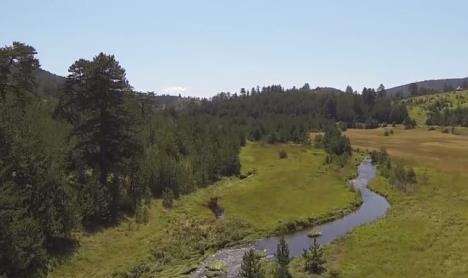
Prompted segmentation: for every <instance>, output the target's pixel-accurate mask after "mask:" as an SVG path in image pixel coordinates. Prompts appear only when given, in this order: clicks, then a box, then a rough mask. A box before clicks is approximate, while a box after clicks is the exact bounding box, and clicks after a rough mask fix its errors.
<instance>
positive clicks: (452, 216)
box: [298, 128, 468, 277]
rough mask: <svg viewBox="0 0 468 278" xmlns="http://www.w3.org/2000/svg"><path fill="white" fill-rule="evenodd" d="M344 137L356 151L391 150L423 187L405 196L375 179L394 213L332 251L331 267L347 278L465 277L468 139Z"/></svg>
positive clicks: (407, 133)
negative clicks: (414, 174) (348, 139)
mask: <svg viewBox="0 0 468 278" xmlns="http://www.w3.org/2000/svg"><path fill="white" fill-rule="evenodd" d="M347 135H348V136H349V137H350V139H351V142H352V144H353V146H354V147H355V148H361V149H364V148H365V149H375V148H380V147H385V148H387V150H388V152H389V153H390V154H391V156H392V157H393V158H394V159H401V160H403V161H404V162H405V163H407V164H409V165H412V166H413V167H415V170H416V173H417V176H418V183H417V184H416V185H414V187H413V188H412V189H411V190H409V191H408V192H402V191H400V190H398V189H396V188H395V187H393V186H392V185H390V184H389V183H388V181H387V180H385V179H384V178H382V177H379V178H377V179H375V180H374V182H373V183H372V184H371V188H373V189H374V190H375V191H378V192H380V193H382V194H383V195H385V196H387V198H388V199H389V201H390V203H391V204H392V207H391V209H390V211H389V213H388V214H387V216H386V217H384V218H382V219H380V220H378V221H376V222H374V223H372V224H369V225H366V226H362V227H360V228H358V229H356V230H354V231H353V232H352V233H350V234H349V235H347V236H346V237H344V238H342V239H340V240H338V241H337V242H335V243H333V244H331V245H330V246H327V247H326V254H327V259H328V268H329V269H333V270H335V271H338V272H339V273H340V275H341V276H342V277H467V276H468V263H467V262H468V254H467V253H466V250H467V248H468V238H467V237H466V235H467V233H468V218H467V216H468V197H467V196H468V186H467V185H468V138H466V137H464V136H456V135H451V134H442V133H440V132H437V131H428V130H424V129H414V130H403V129H401V128H396V129H395V132H394V134H393V135H390V136H384V135H383V130H348V131H347ZM298 277H299V276H298Z"/></svg>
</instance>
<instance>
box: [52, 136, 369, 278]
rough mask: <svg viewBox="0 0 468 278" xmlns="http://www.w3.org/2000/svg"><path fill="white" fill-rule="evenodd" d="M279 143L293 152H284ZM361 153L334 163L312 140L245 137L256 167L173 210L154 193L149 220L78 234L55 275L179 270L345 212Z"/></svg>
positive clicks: (244, 158)
mask: <svg viewBox="0 0 468 278" xmlns="http://www.w3.org/2000/svg"><path fill="white" fill-rule="evenodd" d="M280 150H285V151H286V152H287V154H288V158H286V159H279V156H278V153H279V151H280ZM360 159H361V157H360V156H358V155H356V156H355V158H354V160H353V161H352V162H350V163H349V165H347V166H346V167H344V168H342V169H335V168H330V167H329V166H326V165H324V163H323V162H324V161H325V153H324V152H323V151H322V150H319V149H314V148H312V147H310V146H300V145H263V144H248V145H247V146H246V147H245V148H243V150H242V152H241V163H242V172H243V173H245V174H246V173H248V172H252V173H253V174H252V175H250V176H248V177H247V178H245V179H238V178H231V179H225V180H223V181H221V182H219V183H217V184H215V185H212V186H209V187H207V188H204V189H201V190H199V191H197V192H195V193H193V194H190V195H187V196H184V197H182V198H181V199H180V200H178V201H177V202H176V204H175V207H174V208H173V209H171V210H165V209H163V208H162V206H161V204H160V202H159V201H154V202H153V203H152V206H151V209H150V211H149V222H148V224H141V225H137V224H135V223H134V221H133V219H127V220H125V221H123V222H122V223H121V224H120V225H118V226H117V227H113V228H108V229H104V230H102V231H99V232H96V233H93V234H80V235H79V236H78V239H79V242H80V245H79V247H78V248H77V249H76V251H75V252H74V253H73V254H71V255H70V256H69V258H66V259H65V260H64V262H63V263H62V264H60V265H58V266H57V267H55V268H54V269H53V271H52V272H51V273H50V277H107V276H110V275H112V274H114V275H116V276H117V275H122V276H124V274H125V273H127V272H128V271H132V273H139V272H145V273H149V274H150V275H152V276H154V277H180V276H182V275H184V273H188V272H190V271H191V270H193V269H194V267H196V266H197V265H198V264H199V263H200V261H201V260H202V259H203V258H204V257H205V256H206V255H208V254H210V253H212V252H213V251H214V250H216V249H220V248H222V247H223V246H226V245H230V244H234V243H240V242H244V241H248V240H253V239H256V238H260V237H262V236H265V235H268V234H273V233H278V232H279V231H284V230H287V229H298V228H300V227H301V226H303V225H310V224H313V223H315V222H319V221H323V220H326V219H330V218H333V217H336V216H337V215H343V214H345V213H347V212H349V211H351V210H353V209H354V208H355V207H356V206H357V205H358V204H359V202H360V200H359V197H358V195H357V194H356V193H355V192H354V191H352V190H351V189H350V187H349V186H347V184H346V181H347V180H348V179H349V178H351V177H352V176H353V175H354V174H355V171H356V166H357V164H358V163H359V161H360ZM211 197H218V198H219V203H220V205H221V207H223V208H224V213H225V219H224V220H216V219H215V217H214V216H213V214H212V212H211V211H210V210H209V209H208V208H207V203H208V200H209V199H210V198H211ZM122 276H120V277H122ZM118 277H119V276H118Z"/></svg>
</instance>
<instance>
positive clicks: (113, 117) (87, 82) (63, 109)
mask: <svg viewBox="0 0 468 278" xmlns="http://www.w3.org/2000/svg"><path fill="white" fill-rule="evenodd" d="M69 72H70V74H69V76H68V77H67V81H66V86H65V94H64V97H63V98H62V99H61V101H60V105H59V107H58V112H59V113H60V114H61V115H62V116H64V117H65V118H66V119H67V120H68V121H69V122H70V123H71V124H72V125H73V135H74V136H75V137H76V141H77V143H76V145H75V148H74V152H73V153H72V161H73V162H74V165H73V168H74V169H80V170H81V173H80V174H79V175H77V176H80V177H81V181H82V182H80V184H82V185H83V186H84V187H88V188H84V189H83V192H86V196H84V198H83V199H82V202H83V203H86V204H87V206H86V207H88V208H91V210H89V211H88V212H87V213H85V214H88V215H84V218H85V220H86V219H88V221H85V222H88V223H90V222H96V221H97V222H100V221H109V220H116V218H117V216H118V212H119V200H120V195H119V193H120V188H119V183H120V175H121V174H122V173H123V172H124V171H125V166H126V165H127V162H128V160H129V159H130V158H131V157H132V153H135V150H136V148H137V147H138V145H137V144H136V141H135V139H134V137H133V136H134V135H133V134H134V132H132V128H131V124H132V123H131V117H130V114H129V113H128V111H127V109H126V107H125V104H124V99H125V97H126V95H130V94H131V87H130V85H129V83H128V81H127V79H126V77H125V70H124V69H123V68H122V67H121V66H120V64H119V63H118V62H117V61H116V60H115V57H114V56H113V55H106V54H104V53H100V54H99V55H97V56H96V57H94V59H93V60H92V61H88V60H84V59H80V60H78V61H76V62H75V63H74V64H73V65H72V66H71V67H70V68H69ZM81 161H82V162H83V163H81ZM91 181H94V182H91ZM90 183H91V184H90ZM93 183H96V184H95V185H94V184H93ZM90 186H91V187H94V186H97V187H98V188H89V187H90ZM103 204H104V205H103ZM96 208H98V209H96Z"/></svg>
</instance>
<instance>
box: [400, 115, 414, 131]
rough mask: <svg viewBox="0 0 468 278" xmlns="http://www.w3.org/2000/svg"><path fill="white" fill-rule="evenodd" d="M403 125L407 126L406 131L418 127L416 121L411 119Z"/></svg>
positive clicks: (408, 118) (405, 120)
mask: <svg viewBox="0 0 468 278" xmlns="http://www.w3.org/2000/svg"><path fill="white" fill-rule="evenodd" d="M403 125H404V126H405V129H413V128H415V127H416V121H415V120H414V119H411V118H410V117H406V118H405V119H404V120H403Z"/></svg>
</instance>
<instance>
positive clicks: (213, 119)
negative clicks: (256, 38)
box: [0, 42, 409, 277]
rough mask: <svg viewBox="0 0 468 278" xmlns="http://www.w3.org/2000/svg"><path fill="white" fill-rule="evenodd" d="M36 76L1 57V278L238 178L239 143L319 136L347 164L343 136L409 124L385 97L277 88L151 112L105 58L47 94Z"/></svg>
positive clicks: (16, 48)
mask: <svg viewBox="0 0 468 278" xmlns="http://www.w3.org/2000/svg"><path fill="white" fill-rule="evenodd" d="M39 70H40V64H39V61H38V59H37V58H36V51H35V49H34V48H33V47H31V46H29V45H26V44H23V43H17V42H15V43H13V44H12V45H9V46H5V47H2V48H0V110H1V113H0V141H1V144H0V153H1V155H0V250H2V252H0V276H2V275H3V276H7V277H24V276H30V275H31V274H32V273H34V275H36V276H38V275H39V276H40V275H45V274H46V273H47V267H48V261H49V260H50V259H51V258H53V257H54V256H57V255H58V254H60V252H62V251H63V249H64V248H66V247H67V246H69V245H73V244H74V242H75V239H74V238H73V236H72V231H74V230H80V229H88V230H89V229H91V230H92V229H95V228H98V227H105V226H107V225H112V224H115V223H117V222H118V221H119V219H121V217H122V215H125V214H129V215H136V216H137V217H138V214H139V213H141V212H142V211H143V212H144V210H145V207H146V206H147V205H148V204H149V200H150V199H151V198H152V197H156V198H159V197H161V196H165V197H168V196H170V198H177V197H178V196H179V195H181V194H187V193H190V192H192V191H194V190H196V189H197V188H200V187H203V186H207V185H209V184H211V183H213V182H215V181H217V180H219V179H221V178H222V177H223V176H232V175H239V173H240V167H241V165H240V161H239V157H238V154H239V151H240V148H241V147H242V146H243V145H245V143H246V141H247V140H251V141H265V142H267V143H277V142H296V143H308V142H309V141H310V139H309V132H310V131H311V130H324V131H325V133H324V136H323V138H322V139H321V140H320V142H319V143H320V144H322V145H323V146H324V148H325V149H326V150H327V152H328V153H329V154H330V157H331V158H332V157H334V155H337V156H341V155H350V154H351V147H350V144H349V140H347V138H346V137H344V136H342V135H341V130H344V129H346V128H348V127H354V128H375V127H377V126H379V125H380V124H382V123H403V122H404V121H407V120H408V119H409V118H408V112H407V110H406V107H405V106H404V105H403V104H401V103H400V102H399V101H398V100H395V99H393V98H391V97H389V96H387V94H386V92H385V88H384V87H383V86H381V87H379V89H378V90H377V91H376V90H374V89H367V88H365V89H364V90H363V91H362V93H361V94H358V93H356V92H354V91H353V89H352V88H350V87H348V88H347V90H346V91H345V92H342V91H339V90H335V89H330V88H316V89H311V88H310V87H309V85H307V84H306V85H304V86H303V87H302V88H300V89H296V88H292V89H284V88H283V87H281V86H279V85H274V86H268V87H263V88H259V87H256V88H252V89H251V90H245V89H241V90H240V92H239V94H237V93H235V94H230V93H220V94H218V95H216V96H215V97H213V98H211V99H202V100H200V99H190V98H186V99H181V98H178V100H179V101H173V99H172V98H168V99H167V100H168V101H166V103H165V104H164V105H157V102H158V101H157V97H156V96H154V95H152V94H145V93H139V92H136V91H135V90H133V88H132V86H131V84H130V82H129V81H128V80H127V78H126V74H125V69H124V68H123V67H122V66H121V65H120V64H119V62H118V61H117V60H116V58H115V57H114V56H113V55H107V54H104V53H100V54H98V55H97V56H95V57H94V58H93V59H91V60H86V59H79V60H77V61H75V62H74V63H73V64H72V65H71V66H70V68H69V75H68V76H67V78H66V79H65V80H64V82H62V81H60V82H55V83H54V82H44V80H43V79H40V78H38V76H39V75H38V74H37V72H38V71H39ZM39 77H40V76H39ZM59 80H61V79H60V78H59ZM52 81H53V80H52ZM331 160H333V159H331Z"/></svg>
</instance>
